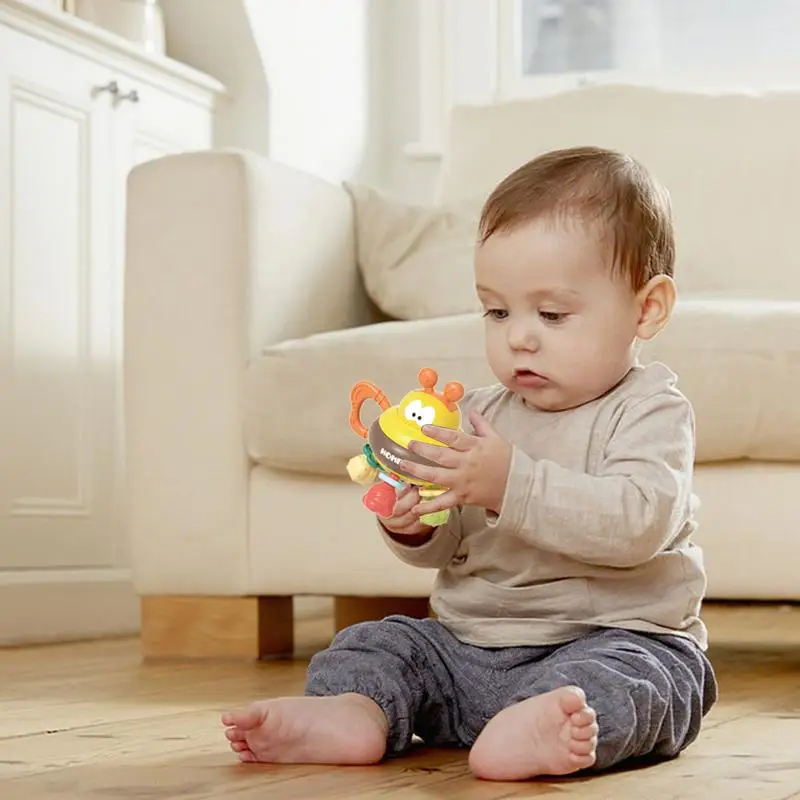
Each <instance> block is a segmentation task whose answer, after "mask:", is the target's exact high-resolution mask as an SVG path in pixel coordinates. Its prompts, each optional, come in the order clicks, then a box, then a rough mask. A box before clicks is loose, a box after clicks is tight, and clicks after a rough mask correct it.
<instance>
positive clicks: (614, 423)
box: [379, 363, 707, 649]
mask: <svg viewBox="0 0 800 800" xmlns="http://www.w3.org/2000/svg"><path fill="white" fill-rule="evenodd" d="M461 408H462V413H463V417H464V420H465V422H464V425H465V429H467V430H469V429H470V428H469V424H468V422H467V420H468V414H469V411H470V410H471V409H477V410H478V411H480V412H481V413H482V414H483V415H484V416H485V417H486V418H487V419H488V420H489V422H490V423H491V424H492V425H493V427H494V428H495V430H496V431H497V432H498V433H499V434H500V435H502V436H504V437H505V438H506V439H507V440H508V441H509V442H510V443H511V444H512V445H513V455H512V459H511V466H510V470H509V475H508V480H507V484H506V492H505V496H504V498H503V504H502V507H501V513H500V514H499V516H498V515H494V514H493V513H491V512H487V511H485V510H484V509H481V508H476V507H472V506H467V507H463V508H460V509H453V510H452V512H451V516H450V520H449V521H448V523H447V524H446V525H443V526H442V527H440V528H437V529H436V531H435V532H434V534H433V536H432V538H431V539H430V541H429V542H427V543H426V544H423V545H421V546H408V545H406V544H400V543H399V542H398V541H395V540H394V539H393V538H392V537H391V536H389V535H388V534H387V533H386V532H385V530H383V528H381V530H382V531H383V536H384V539H385V541H386V543H387V545H388V546H389V547H390V548H391V549H392V551H393V552H394V553H395V554H396V555H397V556H398V557H399V558H400V559H402V560H403V561H405V562H407V563H409V564H412V565H415V566H418V567H428V568H435V569H438V570H439V572H438V575H437V577H436V580H435V583H434V587H433V592H432V596H431V606H432V608H433V610H434V613H435V614H436V615H437V617H438V618H439V620H440V621H441V622H442V623H443V624H444V625H446V626H447V627H448V628H449V629H450V630H451V631H452V632H453V633H454V634H455V635H456V636H457V637H458V638H459V639H461V640H462V641H465V642H469V643H472V644H476V645H482V646H487V647H506V646H513V645H541V644H555V643H560V642H565V641H569V640H571V639H574V638H577V637H579V636H582V635H585V634H586V633H588V632H591V631H593V630H596V629H597V628H599V627H609V626H610V627H621V628H627V629H629V630H634V631H642V632H651V633H671V634H678V635H682V636H687V637H690V638H693V639H694V640H695V641H696V642H697V643H698V644H699V645H700V646H701V647H702V648H703V649H705V648H706V647H707V633H706V628H705V626H704V624H703V623H702V621H701V620H700V617H699V613H700V605H701V601H702V598H703V596H704V594H705V590H706V574H705V570H704V567H703V558H702V552H701V550H700V548H699V547H698V546H697V545H696V544H694V543H693V542H692V534H693V533H694V531H695V529H696V527H697V523H696V521H695V510H696V505H697V501H696V498H695V496H694V494H693V492H692V472H693V464H694V415H693V411H692V407H691V405H690V403H689V402H688V400H687V399H686V398H685V397H684V395H683V394H682V393H681V392H680V391H679V390H678V388H677V380H676V376H675V374H674V373H673V372H672V371H671V370H669V369H668V368H667V367H666V366H664V365H663V364H660V363H653V364H649V365H647V366H644V367H643V366H638V365H637V366H635V367H634V368H633V369H632V370H631V371H630V372H629V373H628V375H627V376H626V377H625V379H624V380H623V381H622V382H621V383H620V384H619V385H617V386H616V387H615V388H614V389H613V390H612V391H610V392H609V393H607V394H605V395H604V396H602V397H600V398H597V399H596V400H594V401H592V402H590V403H587V404H585V405H583V406H580V407H578V408H574V409H570V410H567V411H560V412H553V411H539V410H536V409H533V408H531V407H529V406H527V405H525V403H524V402H523V401H522V400H521V399H520V398H519V397H518V396H517V395H515V394H513V393H512V392H509V391H508V390H507V389H505V388H504V387H503V386H501V385H495V386H489V387H486V388H482V389H476V390H471V391H469V392H467V393H466V395H465V397H464V398H463V400H462V401H461ZM379 527H380V526H379ZM397 538H401V537H397Z"/></svg>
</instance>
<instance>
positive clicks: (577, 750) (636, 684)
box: [470, 629, 717, 780]
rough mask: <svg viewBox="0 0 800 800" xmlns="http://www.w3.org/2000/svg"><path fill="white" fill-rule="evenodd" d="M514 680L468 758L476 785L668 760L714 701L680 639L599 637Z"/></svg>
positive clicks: (703, 669) (710, 679)
mask: <svg viewBox="0 0 800 800" xmlns="http://www.w3.org/2000/svg"><path fill="white" fill-rule="evenodd" d="M518 670H519V672H520V678H519V688H518V690H517V691H516V692H515V693H514V695H512V697H511V703H512V704H511V705H510V706H509V707H507V708H506V709H504V710H503V711H501V712H500V713H499V714H498V715H497V716H496V717H494V718H493V719H492V720H491V721H490V722H489V724H488V725H487V726H486V728H485V729H484V731H483V733H482V734H481V736H480V737H479V738H478V741H476V743H475V746H474V747H473V750H472V752H471V754H470V764H471V766H472V768H473V771H474V772H475V773H476V774H477V775H479V776H480V777H484V778H489V779H495V780H521V779H525V778H531V777H534V776H536V775H542V774H545V775H554V774H558V775H563V774H567V773H570V772H575V771H578V770H581V769H588V768H590V767H591V768H593V769H595V770H603V769H607V768H609V767H611V766H613V765H615V764H618V763H620V762H622V761H625V760H627V759H631V758H638V757H643V756H654V757H660V758H670V757H673V756H676V755H677V754H678V753H680V752H681V751H682V750H683V749H685V748H686V747H687V746H688V745H689V744H691V742H693V741H694V740H695V739H696V738H697V735H698V733H699V731H700V725H701V721H702V719H703V717H704V716H705V714H706V713H708V711H709V710H710V708H711V706H712V705H713V704H714V702H715V701H716V697H717V686H716V681H715V678H714V674H713V670H712V668H711V665H710V663H709V662H708V660H707V659H706V657H705V655H704V654H703V653H702V652H701V651H700V650H699V649H698V648H696V647H695V646H694V645H693V644H692V643H691V642H688V641H686V640H684V639H680V638H678V637H663V636H662V637H651V636H644V635H639V634H636V633H632V632H628V631H622V630H613V629H610V630H603V631H599V632H597V633H593V634H590V635H589V636H586V637H583V638H582V639H579V640H577V641H574V642H570V643H569V644H566V645H564V646H562V647H560V648H558V649H557V650H555V651H554V652H553V653H551V654H550V655H549V656H547V657H545V658H544V659H542V660H541V661H539V662H537V663H533V664H528V665H521V666H520V667H519V668H518ZM584 698H585V699H584Z"/></svg>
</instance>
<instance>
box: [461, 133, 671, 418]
mask: <svg viewBox="0 0 800 800" xmlns="http://www.w3.org/2000/svg"><path fill="white" fill-rule="evenodd" d="M674 260H675V245H674V239H673V229H672V220H671V211H670V202H669V196H668V195H667V192H666V191H665V189H664V188H662V187H661V186H660V185H659V184H658V183H657V182H656V181H655V179H654V178H653V177H652V176H651V175H650V174H649V173H648V172H647V171H646V170H645V169H644V167H642V166H641V165H640V164H638V163H637V162H636V161H634V160H633V159H632V158H630V157H628V156H626V155H623V154H621V153H617V152H613V151H610V150H604V149H600V148H592V147H581V148H574V149H569V150H559V151H555V152H550V153H546V154H544V155H542V156H540V157H539V158H536V159H534V160H533V161H530V162H529V163H527V164H525V165H524V166H522V167H520V168H519V169H518V170H516V171H515V172H513V173H512V174H511V175H509V176H508V177H507V178H506V179H505V180H503V181H502V183H500V184H499V185H498V186H497V188H496V189H495V190H494V191H493V192H492V194H491V195H490V196H489V198H488V199H487V201H486V203H485V205H484V207H483V212H482V214H481V221H480V236H479V242H478V247H477V252H476V259H475V277H476V286H477V291H478V295H479V297H480V300H481V302H482V304H483V307H484V312H485V317H486V352H487V356H488V359H489V363H490V366H491V368H492V370H493V371H494V373H495V375H496V376H497V378H498V380H499V381H501V382H502V383H503V384H505V385H506V386H507V387H508V388H509V389H511V390H512V391H513V392H515V393H517V394H519V395H520V396H521V397H522V398H523V399H524V400H525V401H526V402H527V403H529V404H530V405H533V406H536V407H538V408H542V409H546V410H553V411H555V410H561V409H565V408H572V407H574V406H577V405H581V404H583V403H586V402H589V401H591V400H593V399H595V398H596V397H599V396H600V395H602V394H604V393H605V392H607V391H608V390H609V389H611V388H612V387H613V386H615V385H616V384H617V383H618V382H619V381H620V380H621V379H622V378H623V377H624V376H625V374H626V373H627V371H628V370H629V369H630V367H631V365H632V364H633V362H634V360H635V348H636V344H637V341H639V340H645V339H650V338H652V337H653V336H655V335H656V334H657V333H658V332H659V331H660V330H661V328H662V327H663V326H664V325H665V324H666V323H667V321H668V320H669V316H670V314H671V312H672V307H673V304H674V302H675V286H674V283H673V280H672V273H673V264H674Z"/></svg>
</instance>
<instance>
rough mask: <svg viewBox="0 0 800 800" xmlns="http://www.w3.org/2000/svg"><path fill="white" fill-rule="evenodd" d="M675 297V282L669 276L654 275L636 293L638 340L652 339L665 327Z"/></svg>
mask: <svg viewBox="0 0 800 800" xmlns="http://www.w3.org/2000/svg"><path fill="white" fill-rule="evenodd" d="M676 297H677V291H676V289H675V281H673V280H672V278H670V277H669V275H656V276H655V277H653V278H651V279H650V280H649V281H648V282H647V283H646V284H645V285H644V286H643V287H642V288H641V289H640V290H639V291H638V292H637V294H636V298H637V301H638V304H639V324H638V327H637V330H636V335H637V336H638V337H639V338H640V339H644V340H647V339H652V338H653V337H654V336H655V335H656V334H658V333H659V332H660V331H661V329H662V328H664V327H665V326H666V324H667V323H668V322H669V319H670V317H671V316H672V309H673V308H674V307H675V299H676Z"/></svg>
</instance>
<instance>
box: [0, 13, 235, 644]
mask: <svg viewBox="0 0 800 800" xmlns="http://www.w3.org/2000/svg"><path fill="white" fill-rule="evenodd" d="M220 89H221V87H219V85H218V84H216V83H215V82H214V81H212V80H211V79H209V78H207V77H206V76H202V75H199V74H197V73H194V72H193V71H191V70H188V69H187V68H185V67H182V66H181V65H177V64H175V63H174V62H171V61H168V60H167V59H157V60H155V59H154V60H150V59H149V58H148V57H146V56H144V54H139V53H137V52H136V51H135V50H134V49H133V48H132V47H131V46H130V45H127V44H126V43H122V42H121V41H119V40H117V39H116V37H113V36H111V35H110V34H107V33H102V32H100V31H95V30H93V29H92V28H91V27H90V26H88V25H86V24H84V23H81V22H80V21H77V20H73V19H70V18H68V17H67V15H64V14H48V13H46V12H41V11H38V10H35V9H32V8H30V7H29V6H26V5H25V4H23V3H20V2H14V1H12V0H0V642H8V641H20V640H25V639H28V640H37V639H47V638H52V637H62V636H63V637H68V636H81V635H91V634H94V633H104V632H117V631H120V632H121V631H126V630H133V629H135V627H136V625H137V623H138V616H137V614H138V611H137V602H136V598H135V596H134V593H133V590H132V588H131V585H130V579H129V572H128V569H127V568H128V557H127V547H126V537H125V531H124V526H123V519H124V475H123V473H122V463H123V453H122V447H123V444H124V443H123V441H122V437H121V431H122V416H121V414H122V408H121V375H122V369H121V368H122V364H121V359H122V330H123V326H122V319H121V315H122V308H123V303H122V286H123V276H124V252H125V246H124V241H125V230H124V223H125V190H126V178H127V175H128V172H129V171H130V169H131V168H132V167H133V166H134V165H136V164H139V163H141V162H143V161H146V160H148V159H152V158H156V157H159V156H161V155H164V154H167V153H174V152H179V151H182V150H194V149H204V148H208V147H210V146H212V128H213V107H214V101H215V97H216V95H217V93H218V92H219V90H220Z"/></svg>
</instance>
